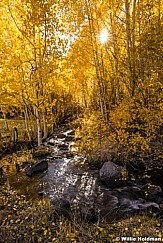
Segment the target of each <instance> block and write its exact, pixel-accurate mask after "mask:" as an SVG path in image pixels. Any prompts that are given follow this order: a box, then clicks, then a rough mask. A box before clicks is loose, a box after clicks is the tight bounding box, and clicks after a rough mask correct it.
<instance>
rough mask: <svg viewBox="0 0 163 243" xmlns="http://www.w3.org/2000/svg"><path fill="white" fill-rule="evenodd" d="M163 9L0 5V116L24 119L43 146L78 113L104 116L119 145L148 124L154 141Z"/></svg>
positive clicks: (46, 2)
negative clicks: (59, 126)
mask: <svg viewBox="0 0 163 243" xmlns="http://www.w3.org/2000/svg"><path fill="white" fill-rule="evenodd" d="M162 8H163V7H162V3H161V1H160V0H157V1H156V0H155V1H154V0H150V1H149V0H148V1H147V0H145V1H144V0H133V1H130V0H116V1H115V0H111V1H109V2H108V1H100V0H82V1H67V0H61V1H58V0H55V1H51V0H42V1H39V0H38V1H36V0H23V1H20V0H15V1H12V0H2V1H1V3H0V24H1V28H0V53H1V59H0V105H1V112H2V113H3V114H6V113H7V112H8V111H9V112H11V111H12V112H13V113H14V112H17V111H19V113H21V114H23V117H24V119H25V124H26V131H27V135H28V138H29V140H31V136H32V134H31V132H32V130H33V129H35V130H36V128H37V140H38V145H39V146H40V145H41V143H42V138H43V137H44V138H46V137H47V135H48V132H51V131H52V129H53V127H54V125H55V124H56V123H57V122H59V121H61V120H62V119H66V117H68V116H70V115H71V116H72V115H73V114H74V113H75V114H78V115H79V113H80V114H89V116H91V115H92V114H94V113H96V114H99V116H100V117H101V118H102V120H103V121H104V122H105V123H106V124H110V123H112V126H113V127H114V132H115V134H117V137H116V139H118V140H119V141H121V136H122V137H125V136H127V137H128V132H126V130H125V129H126V127H127V126H135V127H137V126H142V122H144V121H145V120H146V119H147V121H146V125H145V126H146V129H147V130H148V132H149V134H148V135H149V136H150V135H151V134H152V133H153V132H154V130H155V129H157V128H158V127H159V126H161V124H162V98H163V97H162V94H163V92H162V88H163V82H162V78H163V72H162V65H163V59H162V57H163V43H162V41H163V34H162V31H161V30H162ZM122 110H123V111H125V112H123V114H122ZM135 114H136V115H135ZM127 117H128V119H127ZM147 117H148V118H147ZM118 122H119V124H120V126H119V125H118ZM133 124H134V125H133ZM123 126H124V127H123ZM135 127H134V128H133V129H135ZM147 127H148V128H147ZM120 132H121V133H122V134H121V135H120ZM118 134H119V135H118ZM122 140H123V139H122Z"/></svg>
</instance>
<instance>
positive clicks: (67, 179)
mask: <svg viewBox="0 0 163 243" xmlns="http://www.w3.org/2000/svg"><path fill="white" fill-rule="evenodd" d="M44 145H45V146H48V147H49V149H50V151H51V154H50V155H49V156H47V157H46V158H45V159H46V160H47V162H48V170H47V171H44V172H43V173H40V174H38V175H35V176H32V177H28V176H27V175H26V174H25V172H24V171H20V172H13V173H8V175H7V177H8V180H9V183H10V184H11V186H12V187H13V188H14V189H15V190H16V191H17V192H18V193H20V194H23V195H25V196H26V197H27V198H28V199H32V200H37V199H38V198H40V197H41V196H42V195H43V196H45V197H47V198H49V199H50V200H51V201H52V202H53V201H55V200H57V199H64V200H67V201H68V202H70V205H71V209H72V210H73V211H74V212H78V213H79V211H80V212H81V213H82V214H83V215H86V216H87V217H88V218H90V220H92V217H94V216H95V215H96V216H97V217H96V218H98V217H99V215H102V216H106V215H109V217H110V215H114V214H115V212H116V213H117V214H118V213H127V214H130V213H137V212H140V211H141V210H147V209H148V208H150V209H151V208H153V209H154V211H158V212H160V204H161V205H162V204H163V196H162V191H160V187H159V185H158V187H157V183H156V186H154V187H155V188H156V190H155V191H156V194H157V192H158V194H157V195H155V194H152V196H153V198H155V196H156V197H157V200H155V199H153V198H152V199H151V198H150V199H149V198H148V197H147V196H146V195H148V194H149V192H148V188H149V185H150V184H149V183H148V185H147V188H146V189H143V190H144V191H143V192H142V189H141V188H144V186H145V185H144V184H143V183H144V182H142V181H139V182H137V181H134V180H133V181H132V182H131V181H130V182H129V183H128V184H126V185H121V186H120V187H119V188H116V189H110V188H107V187H106V186H105V185H103V184H102V182H101V180H100V178H99V170H97V169H94V170H91V169H88V168H87V169H84V166H82V165H84V162H85V158H84V157H82V156H78V155H75V153H74V152H75V151H76V150H77V148H76V147H75V146H74V145H75V135H74V131H73V130H70V129H69V130H68V129H67V127H66V126H61V127H60V128H59V129H58V130H56V131H55V133H54V134H53V136H52V137H50V138H48V139H47V140H46V141H45V143H44ZM158 188H159V189H158ZM149 196H151V194H150V195H149ZM158 197H159V199H158Z"/></svg>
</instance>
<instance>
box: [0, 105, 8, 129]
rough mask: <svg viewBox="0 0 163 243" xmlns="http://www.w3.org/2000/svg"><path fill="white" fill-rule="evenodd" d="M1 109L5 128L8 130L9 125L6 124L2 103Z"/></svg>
mask: <svg viewBox="0 0 163 243" xmlns="http://www.w3.org/2000/svg"><path fill="white" fill-rule="evenodd" d="M1 111H2V115H3V119H4V123H5V130H7V131H8V130H9V126H8V122H7V119H6V113H5V112H4V111H3V108H2V105H1Z"/></svg>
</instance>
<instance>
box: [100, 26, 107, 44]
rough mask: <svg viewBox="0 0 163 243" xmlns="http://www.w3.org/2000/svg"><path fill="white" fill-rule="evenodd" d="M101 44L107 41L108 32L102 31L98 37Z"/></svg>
mask: <svg viewBox="0 0 163 243" xmlns="http://www.w3.org/2000/svg"><path fill="white" fill-rule="evenodd" d="M99 38H100V42H101V44H105V43H106V42H107V40H108V30H107V29H102V30H101V32H100V35H99Z"/></svg>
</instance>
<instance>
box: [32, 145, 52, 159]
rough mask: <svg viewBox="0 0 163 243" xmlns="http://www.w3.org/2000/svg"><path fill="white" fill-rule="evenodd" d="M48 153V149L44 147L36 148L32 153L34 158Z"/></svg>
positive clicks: (42, 156)
mask: <svg viewBox="0 0 163 243" xmlns="http://www.w3.org/2000/svg"><path fill="white" fill-rule="evenodd" d="M49 154H50V151H49V150H48V149H47V148H46V149H45V148H44V149H38V150H35V151H34V152H33V154H32V156H33V158H34V159H40V158H44V157H46V156H48V155H49Z"/></svg>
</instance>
